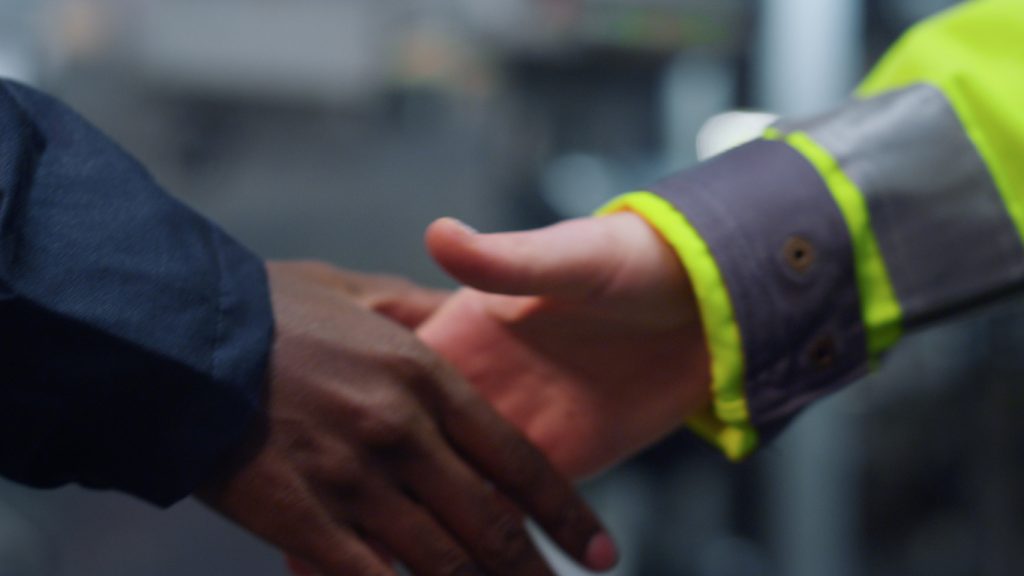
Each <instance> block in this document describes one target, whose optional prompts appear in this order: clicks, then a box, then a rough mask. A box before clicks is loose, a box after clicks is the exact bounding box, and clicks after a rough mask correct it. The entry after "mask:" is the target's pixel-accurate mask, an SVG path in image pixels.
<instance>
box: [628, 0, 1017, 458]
mask: <svg viewBox="0 0 1024 576" xmlns="http://www.w3.org/2000/svg"><path fill="white" fill-rule="evenodd" d="M1018 6H1019V5H1018V4H1017V3H1014V2H1005V1H989V2H973V3H970V4H967V5H964V6H963V7H961V8H959V9H957V10H953V11H951V12H949V13H947V14H945V15H942V16H940V17H938V18H936V19H933V20H931V21H928V22H926V23H924V24H922V25H921V26H919V27H918V28H917V29H915V30H914V31H912V32H911V33H910V34H908V36H907V37H906V38H905V39H904V40H902V41H901V42H900V43H899V44H897V46H896V47H894V48H893V50H892V51H891V52H890V54H889V55H888V56H887V57H886V58H885V59H884V60H883V61H882V63H881V64H880V65H879V66H878V68H877V69H876V70H875V71H874V72H873V73H872V74H871V76H869V78H868V80H867V81H866V82H865V84H864V86H863V87H862V88H861V90H860V91H859V93H858V96H857V98H856V99H854V100H852V101H851V102H849V103H848V104H846V105H844V106H841V107H840V108H838V109H836V110H834V111H832V112H830V113H827V114H824V115H822V116H819V117H816V118H811V119H802V120H800V119H797V120H785V121H783V122H781V123H779V124H778V125H776V126H775V127H773V128H772V129H770V130H769V131H768V133H767V134H766V135H765V137H764V138H762V139H760V140H758V141H757V142H754V143H752V144H749V145H747V146H744V147H742V148H740V149H738V150H735V151H732V152H730V153H727V154H725V155H723V156H722V157H719V158H716V159H714V160H712V161H711V162H709V163H706V164H704V165H702V166H699V167H698V168H696V169H695V170H692V171H688V172H686V173H684V174H681V175H677V176H675V177H673V178H669V179H667V180H665V181H663V182H661V183H658V184H656V185H655V186H653V187H652V188H651V189H650V190H649V192H650V193H653V194H654V195H656V196H657V197H658V198H660V199H661V200H662V201H664V202H667V204H668V205H669V206H670V209H671V210H675V211H678V212H679V213H680V214H682V215H683V216H684V222H683V224H681V225H680V224H678V223H677V225H676V226H677V227H679V226H682V227H684V228H687V229H689V230H690V234H691V235H695V236H696V237H698V238H699V239H700V243H702V245H704V246H705V247H706V250H705V251H704V253H706V254H707V258H706V259H704V260H706V261H704V262H701V260H702V258H701V256H700V250H696V251H695V250H694V249H693V248H692V246H690V247H688V246H682V247H681V248H680V247H677V251H678V252H679V254H680V257H681V259H682V260H683V262H684V264H685V265H686V266H687V268H688V269H690V270H691V276H692V277H693V281H694V282H695V284H696V285H695V288H696V290H697V293H698V295H701V294H703V295H704V296H702V297H701V301H702V302H701V311H702V315H703V321H704V324H705V330H706V332H707V333H708V336H709V347H710V349H711V351H712V362H713V365H714V367H715V368H717V370H715V371H714V377H713V389H714V391H715V393H716V399H717V402H716V406H715V410H714V413H713V414H709V415H708V418H706V419H704V421H700V422H697V423H696V424H697V425H698V427H699V428H700V429H701V430H702V431H704V432H705V433H706V434H707V435H710V436H712V437H714V438H713V439H715V440H716V441H717V442H718V443H719V444H720V445H722V446H723V448H724V449H725V450H726V452H727V453H729V454H730V456H733V457H740V456H742V455H743V454H746V453H747V452H749V450H750V449H751V448H752V447H753V446H754V445H755V444H756V437H757V436H762V437H763V436H766V435H771V434H772V433H773V432H774V431H775V430H777V429H779V428H780V427H781V426H784V425H785V423H786V422H788V420H789V419H791V418H792V416H793V415H795V414H796V413H798V412H799V411H800V410H801V409H802V408H804V407H805V406H807V405H808V404H810V403H812V402H813V401H814V400H816V399H818V398H820V397H821V396H823V395H825V394H827V393H829V392H831V391H833V390H835V389H836V388H838V387H841V386H842V385H844V384H845V383H848V382H850V381H852V380H854V379H856V378H857V377H858V376H859V375H861V374H863V373H865V372H866V371H867V370H868V369H869V368H870V367H871V366H872V365H873V363H875V362H876V361H877V360H878V359H879V358H880V356H881V355H882V354H883V353H884V352H885V351H886V350H888V349H889V348H891V347H892V346H893V345H894V344H895V343H896V342H897V341H898V340H899V338H900V336H901V335H902V334H903V333H904V332H906V331H908V330H913V329H916V328H917V327H920V326H922V325H925V324H927V323H930V322H934V321H938V320H942V319H945V318H948V317H951V316H953V315H956V314H958V313H960V312H962V311H964V310H969V309H973V308H976V307H978V306H980V305H983V304H984V303H986V302H988V301H990V300H992V299H994V298H996V297H999V296H1000V295H1003V294H1006V293H1009V292H1013V291H1017V290H1019V289H1021V287H1024V248H1022V244H1021V231H1022V230H1024V226H1022V223H1024V196H1022V194H1021V192H1020V191H1021V190H1024V170H1021V169H1020V168H1019V166H1021V164H1020V162H1019V160H1018V159H1019V158H1020V155H1021V153H1022V151H1024V148H1022V146H1021V144H1020V142H1022V141H1024V112H1021V108H1020V106H1019V104H1017V103H1019V102H1020V101H1022V100H1024V83H1022V82H1021V81H1020V80H1019V78H1024V74H1021V72H1022V68H1024V66H1022V64H1021V62H1024V48H1022V47H1021V44H1020V43H1019V41H1017V40H1015V38H1017V37H1019V35H1020V33H1021V32H1022V31H1024V10H1022V9H1021V8H1019V7H1018ZM638 198H642V197H638V196H632V197H629V196H627V197H625V198H623V199H621V200H620V201H619V202H618V203H617V204H616V205H615V206H614V207H613V208H615V209H621V208H631V209H634V210H637V211H640V212H641V213H642V214H645V215H647V216H648V219H649V220H650V221H651V222H652V223H653V224H655V225H656V226H657V227H659V229H661V230H662V233H663V235H665V236H667V237H669V236H671V235H673V234H675V235H678V234H679V232H678V231H673V230H667V229H666V228H665V226H664V225H659V224H658V223H657V217H656V216H655V217H652V216H651V210H649V209H644V208H643V207H642V206H638V205H637V203H638ZM640 202H641V203H642V202H643V201H640ZM691 244H692V243H691ZM708 262H710V263H711V264H710V265H709V264H708ZM708 269H711V270H712V273H707V270H708ZM694 270H697V271H698V273H697V274H693V271H694ZM700 270H704V273H701V272H700ZM723 318H732V319H733V320H732V321H731V322H728V321H723V320H722V319H723ZM723 359H724V360H723ZM723 434H724V435H725V436H729V435H731V436H732V437H736V436H737V435H739V436H741V437H742V438H743V441H742V442H740V443H737V442H733V443H732V445H729V446H726V445H724V444H723V442H722V437H723Z"/></svg>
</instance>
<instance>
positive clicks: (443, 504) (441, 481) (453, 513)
mask: <svg viewBox="0 0 1024 576" xmlns="http://www.w3.org/2000/svg"><path fill="white" fill-rule="evenodd" d="M424 440H425V441H424V447H423V449H422V450H421V451H420V454H419V456H421V457H417V458H411V459H409V460H406V461H405V462H403V463H402V466H401V470H400V474H401V475H402V477H403V478H404V479H405V480H406V484H407V486H408V488H407V489H408V490H409V491H410V492H411V493H412V495H413V496H415V497H416V499H417V500H418V501H420V502H422V503H423V506H424V507H426V508H428V509H429V510H430V511H431V512H432V513H433V514H434V516H435V517H436V518H438V520H439V521H440V522H441V523H442V524H443V525H444V526H445V527H446V528H447V529H448V530H449V531H450V532H451V533H452V534H453V535H454V536H455V537H456V538H457V539H458V540H459V542H461V543H462V545H463V547H464V548H465V549H466V550H467V551H468V553H469V554H470V555H472V557H473V558H474V559H475V560H476V562H477V563H478V564H479V565H480V566H481V567H482V568H484V569H485V570H486V571H487V573H488V574H493V575H496V576H504V575H508V576H541V575H545V576H549V575H551V574H552V572H551V570H550V568H548V566H547V562H546V561H545V560H544V557H543V556H541V554H540V552H539V551H538V549H537V547H536V546H535V545H534V543H533V541H532V539H531V538H530V535H529V533H528V532H527V531H526V526H525V518H524V516H523V513H521V512H520V511H519V510H518V509H517V508H516V507H515V506H513V505H512V504H511V502H509V500H508V499H507V498H505V497H503V496H502V495H501V494H500V493H499V492H498V491H497V490H495V488H494V487H493V486H490V485H489V484H488V483H487V482H485V481H484V480H483V479H482V478H481V477H480V476H479V475H478V474H477V473H476V472H475V471H474V470H473V469H472V468H471V467H470V466H469V465H467V464H466V463H465V462H464V461H463V460H462V459H461V458H460V457H459V456H458V455H457V454H455V452H453V451H452V450H451V449H450V448H449V447H448V446H447V444H446V443H445V441H444V440H443V439H442V438H440V437H433V438H429V439H424Z"/></svg>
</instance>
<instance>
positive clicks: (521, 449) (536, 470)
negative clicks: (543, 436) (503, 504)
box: [503, 436, 547, 494]
mask: <svg viewBox="0 0 1024 576" xmlns="http://www.w3.org/2000/svg"><path fill="white" fill-rule="evenodd" d="M503 461H504V462H508V463H509V465H508V467H507V471H506V473H505V480H506V481H507V482H508V483H509V485H511V486H512V487H513V488H515V489H516V490H517V491H520V492H522V493H526V494H529V493H532V492H533V491H535V490H539V489H541V488H545V487H546V486H545V484H546V480H547V474H546V468H545V466H544V465H543V463H542V460H540V456H539V454H538V453H537V452H536V450H534V449H533V448H532V447H531V446H530V445H529V444H528V443H527V441H526V440H524V439H522V438H520V437H518V436H513V437H511V438H509V439H508V440H507V441H506V442H505V446H504V460H503Z"/></svg>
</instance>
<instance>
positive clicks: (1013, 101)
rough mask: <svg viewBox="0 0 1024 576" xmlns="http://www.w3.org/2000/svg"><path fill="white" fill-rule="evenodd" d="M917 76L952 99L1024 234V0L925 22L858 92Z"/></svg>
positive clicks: (992, 0) (985, 0) (979, 4)
mask: <svg viewBox="0 0 1024 576" xmlns="http://www.w3.org/2000/svg"><path fill="white" fill-rule="evenodd" d="M917 83H929V84H931V85H933V86H935V87H937V88H938V89H939V90H941V91H942V92H943V93H944V94H945V95H946V97H947V98H948V99H949V101H950V103H951V104H952V106H953V108H954V110H956V113H957V115H958V117H959V118H960V122H961V124H963V126H964V128H965V130H966V132H967V135H968V137H969V138H970V139H971V141H972V142H973V143H974V145H975V147H976V148H977V149H978V152H979V153H980V154H981V156H982V158H983V159H984V160H985V163H986V165H987V166H988V168H989V172H990V173H991V174H992V177H993V180H994V181H995V183H996V187H997V188H998V189H999V193H1000V194H1001V195H1002V198H1003V202H1004V203H1005V204H1006V207H1007V211H1008V212H1009V214H1010V217H1011V219H1012V220H1013V222H1014V224H1015V226H1016V228H1017V231H1018V233H1020V235H1021V237H1022V238H1024V2H1021V1H1020V0H975V1H974V2H968V3H965V4H962V5H960V6H958V7H956V8H954V9H952V10H948V11H946V12H944V13H942V14H941V15H939V16H937V17H935V18H932V19H930V20H927V21H925V22H923V23H921V24H919V25H918V26H916V27H914V28H913V29H912V30H911V31H910V32H908V33H907V34H906V35H905V36H904V37H903V38H902V39H901V40H900V41H899V42H898V43H897V44H896V45H895V46H894V47H893V48H892V49H891V50H890V51H889V52H888V54H886V56H885V57H884V58H883V59H882V61H881V62H880V63H879V64H878V66H877V67H875V69H874V70H873V71H872V72H871V74H870V75H869V76H868V77H867V79H866V80H865V81H864V82H863V84H861V86H860V88H859V89H858V95H859V96H861V97H870V96H874V95H877V94H879V93H882V92H886V91H888V90H894V89H898V88H903V87H906V86H909V85H911V84H917ZM922 144H923V145H926V143H922Z"/></svg>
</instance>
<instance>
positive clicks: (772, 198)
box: [610, 140, 868, 459]
mask: <svg viewBox="0 0 1024 576" xmlns="http://www.w3.org/2000/svg"><path fill="white" fill-rule="evenodd" d="M669 208H671V210H670V209H669ZM610 209H631V210H634V211H636V212H638V213H639V214H641V215H642V216H645V217H646V218H647V220H648V221H649V222H650V223H651V224H652V225H653V226H654V227H655V228H657V229H658V230H659V232H660V233H661V234H662V235H663V236H664V237H665V238H666V239H669V242H670V243H671V244H672V245H673V247H674V248H675V249H676V251H677V253H678V254H679V256H680V259H681V260H682V263H683V265H684V266H685V267H686V269H687V272H688V273H689V274H690V276H691V280H692V282H693V284H694V290H695V293H696V294H697V299H698V302H699V306H700V312H701V317H702V321H703V323H704V329H705V331H706V334H707V338H708V344H709V350H710V352H711V355H712V391H713V395H714V406H713V410H712V413H710V414H704V415H700V416H699V417H697V418H696V419H694V420H693V421H691V422H690V426H691V428H693V429H695V430H696V431H697V432H698V433H700V434H701V435H702V436H704V437H706V438H709V439H710V440H712V441H713V442H714V443H715V444H716V445H718V446H719V447H720V448H721V449H722V450H723V451H724V452H725V454H726V455H727V456H728V457H730V458H732V459H739V458H742V457H743V456H745V455H747V454H749V453H750V452H751V451H752V450H753V449H754V448H755V447H756V445H757V442H758V440H759V439H760V440H761V441H764V440H765V439H767V438H769V437H771V436H773V435H774V434H776V433H777V432H778V431H779V430H781V429H782V428H783V427H784V426H785V425H786V424H787V423H788V422H789V421H790V420H791V419H792V418H793V417H794V416H795V415H796V414H797V413H798V412H799V411H800V410H801V409H802V408H803V407H805V406H806V405H808V404H810V403H811V402H813V401H814V400H816V399H818V398H820V397H822V396H824V395H826V394H828V393H830V392H832V391H833V390H835V389H837V388H839V387H841V386H843V385H845V384H846V383H848V382H849V381H851V380H853V379H855V378H857V377H859V376H861V375H862V374H863V373H864V372H865V371H866V368H867V365H868V362H867V360H868V354H867V348H866V339H865V331H864V326H863V322H862V316H861V306H860V297H859V294H858V290H857V282H856V274H855V269H854V258H853V251H852V246H851V241H850V234H849V231H848V229H847V224H846V221H845V220H844V216H843V213H842V212H841V211H840V208H839V206H838V205H837V203H836V201H835V199H834V198H833V196H832V194H831V192H830V190H829V188H828V187H827V186H826V184H825V182H824V180H823V179H822V177H821V176H820V175H819V173H818V172H817V170H816V169H815V167H814V166H813V165H812V164H811V163H810V162H809V161H808V160H807V159H805V157H804V156H803V155H801V154H800V153H799V152H797V151H796V150H794V149H793V148H792V147H791V146H789V145H788V144H786V143H784V142H773V141H768V140H758V141H755V142H752V143H750V144H747V145H744V146H741V147H739V148H736V149H734V150H732V151H729V152H726V153H725V154H723V155H721V156H718V157H716V158H713V159H711V160H710V161H708V162H705V163H703V164H701V165H699V166H697V167H695V168H694V169H692V170H688V171H685V172H682V173H680V174H677V175H675V176H672V177H670V178H668V179H666V180H663V181H661V182H658V183H657V184H655V185H654V186H652V187H651V188H650V189H649V192H646V193H641V194H638V195H637V194H634V195H627V196H625V197H623V198H620V199H619V200H617V201H616V202H613V204H612V205H611V207H610ZM673 212H674V213H675V214H676V216H670V214H672V213H673Z"/></svg>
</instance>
